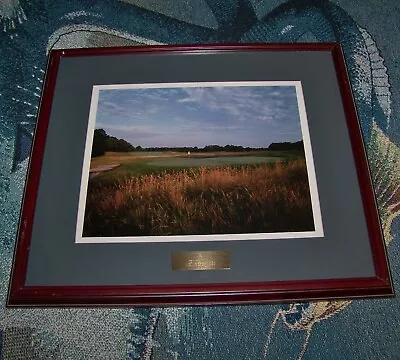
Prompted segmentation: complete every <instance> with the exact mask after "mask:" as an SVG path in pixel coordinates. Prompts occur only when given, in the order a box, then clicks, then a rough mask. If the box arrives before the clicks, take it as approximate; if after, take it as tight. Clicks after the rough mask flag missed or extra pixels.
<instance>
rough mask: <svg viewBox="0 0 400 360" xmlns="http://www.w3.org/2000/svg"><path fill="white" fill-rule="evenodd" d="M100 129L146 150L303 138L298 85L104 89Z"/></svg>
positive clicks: (254, 144)
mask: <svg viewBox="0 0 400 360" xmlns="http://www.w3.org/2000/svg"><path fill="white" fill-rule="evenodd" d="M95 128H96V129H104V130H105V131H106V132H107V134H108V135H111V136H115V137H117V138H122V139H124V140H126V141H128V142H130V143H131V144H132V145H133V146H135V147H136V146H141V147H184V146H188V147H195V146H197V147H199V148H202V147H204V146H206V145H221V146H225V145H241V146H244V147H247V146H249V147H254V148H261V147H268V146H269V145H270V144H271V143H272V142H284V141H290V142H295V141H299V140H301V139H302V136H301V127H300V118H299V111H298V105H297V97H296V88H295V86H208V87H199V86H196V87H178V88H129V89H109V88H108V89H100V91H99V99H98V107H97V113H96V123H95Z"/></svg>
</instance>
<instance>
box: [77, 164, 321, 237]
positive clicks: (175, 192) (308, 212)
mask: <svg viewBox="0 0 400 360" xmlns="http://www.w3.org/2000/svg"><path fill="white" fill-rule="evenodd" d="M313 229H314V223H313V216H312V208H311V200H310V191H309V185H308V178H307V169H306V163H305V160H304V159H297V160H294V161H291V162H288V163H276V164H274V165H271V164H264V165H244V166H241V167H235V168H234V167H221V168H197V169H187V170H182V171H180V172H167V171H166V172H163V173H161V174H157V175H145V176H141V177H132V178H130V179H125V180H123V181H119V182H118V183H116V184H115V185H114V186H103V187H93V188H91V186H90V184H89V189H88V194H87V200H86V214H85V224H84V236H96V237H97V236H139V235H142V236H149V235H190V234H227V233H255V232H257V233H259V232H289V231H290V232H292V231H309V230H313Z"/></svg>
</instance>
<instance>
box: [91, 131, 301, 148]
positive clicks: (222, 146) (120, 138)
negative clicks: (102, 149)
mask: <svg viewBox="0 0 400 360" xmlns="http://www.w3.org/2000/svg"><path fill="white" fill-rule="evenodd" d="M95 130H104V129H103V128H95ZM104 131H106V130H104ZM106 134H107V135H109V136H114V135H111V134H109V133H108V132H107V131H106ZM114 137H116V138H117V139H119V140H125V141H127V142H129V141H128V140H127V139H124V138H123V137H117V136H114ZM301 141H303V139H300V140H294V141H275V142H272V143H270V144H268V145H267V146H259V147H252V146H244V145H241V144H207V145H205V146H196V145H195V146H193V145H181V146H156V145H155V146H141V145H136V146H135V145H134V144H131V143H130V142H129V144H131V145H132V146H134V147H135V148H137V147H138V146H140V147H141V148H142V149H155V148H161V149H162V148H168V149H179V148H198V149H204V148H205V147H207V146H218V147H221V148H224V147H226V146H234V147H242V148H243V149H246V148H250V149H266V148H268V147H269V146H270V145H271V144H274V143H275V144H277V143H278V144H281V143H292V144H293V143H297V142H301Z"/></svg>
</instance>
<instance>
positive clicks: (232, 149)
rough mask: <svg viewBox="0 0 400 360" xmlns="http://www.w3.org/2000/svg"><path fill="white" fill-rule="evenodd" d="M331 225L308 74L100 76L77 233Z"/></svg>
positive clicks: (171, 234)
mask: <svg viewBox="0 0 400 360" xmlns="http://www.w3.org/2000/svg"><path fill="white" fill-rule="evenodd" d="M323 235H324V233H323V225H322V218H321V212H320V206H319V197H318V189H317V181H316V176H315V170H314V163H313V156H312V146H311V141H310V135H309V130H308V123H307V115H306V108H305V102H304V98H303V91H302V86H301V82H299V81H257V82H218V83H217V82H211V83H205V82H202V83H162V84H140V85H137V84H126V85H96V86H93V92H92V100H91V106H90V115H89V120H88V131H87V139H86V147H85V155H84V162H83V171H82V180H81V189H80V200H79V209H78V219H77V229H76V239H75V241H76V242H78V243H107V242H168V241H173V242H174V241H215V240H255V239H288V238H291V239H293V238H305V237H323Z"/></svg>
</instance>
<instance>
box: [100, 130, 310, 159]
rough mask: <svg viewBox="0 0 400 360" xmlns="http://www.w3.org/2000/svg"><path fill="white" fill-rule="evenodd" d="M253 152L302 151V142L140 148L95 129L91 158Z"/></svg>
mask: <svg viewBox="0 0 400 360" xmlns="http://www.w3.org/2000/svg"><path fill="white" fill-rule="evenodd" d="M254 150H265V151H267V150H270V151H283V150H297V151H304V146H303V141H302V140H301V141H297V142H293V143H292V142H280V143H271V144H270V145H269V146H268V147H265V148H252V147H244V146H241V145H225V146H221V145H207V146H204V147H197V146H183V147H157V146H155V147H144V148H143V147H141V146H136V147H135V146H133V145H132V144H131V143H129V142H128V141H126V140H124V139H118V138H116V137H114V136H110V135H108V134H107V133H106V132H105V130H104V129H95V130H94V136H93V147H92V157H95V156H101V155H104V154H105V153H106V152H107V151H113V152H131V151H178V152H185V153H187V152H191V153H196V152H221V151H225V152H245V151H254Z"/></svg>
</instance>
